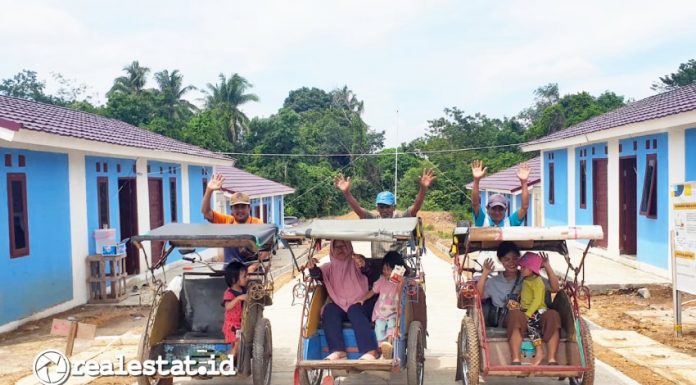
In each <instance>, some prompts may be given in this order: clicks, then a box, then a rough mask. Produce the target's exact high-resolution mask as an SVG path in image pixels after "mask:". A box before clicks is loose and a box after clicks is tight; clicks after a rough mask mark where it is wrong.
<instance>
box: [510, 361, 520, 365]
mask: <svg viewBox="0 0 696 385" xmlns="http://www.w3.org/2000/svg"><path fill="white" fill-rule="evenodd" d="M510 365H512V366H521V365H522V363H521V362H520V361H513V362H512V363H511V364H510Z"/></svg>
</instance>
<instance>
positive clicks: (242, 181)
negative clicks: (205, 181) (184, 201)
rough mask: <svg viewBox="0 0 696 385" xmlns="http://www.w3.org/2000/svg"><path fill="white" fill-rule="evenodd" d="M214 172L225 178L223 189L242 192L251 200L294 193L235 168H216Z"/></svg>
mask: <svg viewBox="0 0 696 385" xmlns="http://www.w3.org/2000/svg"><path fill="white" fill-rule="evenodd" d="M215 172H217V173H220V174H222V176H223V177H225V181H224V183H223V185H222V188H223V189H225V190H227V191H229V192H233V193H235V192H243V193H245V194H247V195H249V196H250V197H252V198H254V197H258V196H266V195H286V194H292V193H294V192H295V189H294V188H292V187H288V186H285V185H283V184H280V183H278V182H274V181H272V180H269V179H265V178H262V177H260V176H257V175H254V174H250V173H248V172H246V171H242V170H240V169H238V168H236V167H232V166H217V167H215Z"/></svg>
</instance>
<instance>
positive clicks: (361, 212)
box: [334, 169, 437, 258]
mask: <svg viewBox="0 0 696 385" xmlns="http://www.w3.org/2000/svg"><path fill="white" fill-rule="evenodd" d="M436 178H437V177H436V176H435V174H434V173H433V170H429V169H424V170H423V174H422V175H421V177H420V181H419V183H420V189H419V190H418V195H416V199H415V200H414V201H413V204H412V205H411V206H410V207H409V208H407V209H406V211H403V212H400V211H396V198H395V197H394V194H392V193H391V192H389V191H382V192H381V193H379V194H377V199H376V200H375V205H376V206H377V213H378V214H375V213H373V212H371V211H369V210H366V209H365V208H363V207H362V206H360V202H358V200H357V199H355V197H354V196H353V194H351V193H350V177H348V178H344V177H343V175H340V174H339V175H338V176H337V177H336V178H335V179H334V184H335V185H336V187H338V189H339V190H341V192H342V193H343V196H344V197H345V198H346V201H347V202H348V205H350V207H351V208H352V209H353V211H355V213H356V214H358V217H360V219H374V218H404V217H415V216H416V215H417V214H418V211H419V210H420V208H421V206H423V201H425V194H426V193H427V192H428V188H429V187H430V185H431V184H432V183H433V182H434V181H435V179H436ZM404 246H405V244H403V243H397V242H394V243H391V242H372V257H373V258H382V257H384V255H385V254H386V253H387V252H389V251H400V250H401V249H402V248H403V247H404Z"/></svg>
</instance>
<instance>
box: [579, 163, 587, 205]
mask: <svg viewBox="0 0 696 385" xmlns="http://www.w3.org/2000/svg"><path fill="white" fill-rule="evenodd" d="M580 208H581V209H584V208H587V161H586V160H581V161H580Z"/></svg>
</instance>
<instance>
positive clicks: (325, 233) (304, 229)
mask: <svg viewBox="0 0 696 385" xmlns="http://www.w3.org/2000/svg"><path fill="white" fill-rule="evenodd" d="M419 224H420V220H419V219H418V218H417V217H409V218H388V219H383V218H379V219H351V220H337V219H315V220H313V221H311V222H309V223H307V224H304V225H301V226H297V227H292V228H290V229H286V230H283V232H282V234H281V236H287V237H298V236H303V237H305V238H308V239H337V240H346V241H367V242H374V241H381V242H385V241H386V242H390V241H400V240H401V241H406V240H409V239H412V238H418V237H420V236H421V234H422V231H421V230H420V226H419Z"/></svg>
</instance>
